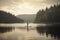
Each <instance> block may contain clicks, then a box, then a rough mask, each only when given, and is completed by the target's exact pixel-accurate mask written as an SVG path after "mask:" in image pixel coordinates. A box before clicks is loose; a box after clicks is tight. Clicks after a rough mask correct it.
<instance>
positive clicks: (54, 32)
mask: <svg viewBox="0 0 60 40" xmlns="http://www.w3.org/2000/svg"><path fill="white" fill-rule="evenodd" d="M37 32H38V33H40V34H44V33H46V36H47V37H48V35H49V34H50V35H51V37H54V38H58V39H59V38H60V24H52V25H47V26H38V27H37Z"/></svg>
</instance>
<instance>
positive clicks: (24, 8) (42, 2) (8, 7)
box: [0, 0, 60, 15]
mask: <svg viewBox="0 0 60 40" xmlns="http://www.w3.org/2000/svg"><path fill="white" fill-rule="evenodd" d="M54 4H55V5H57V4H60V0H0V10H4V11H7V12H10V13H11V14H13V15H20V14H36V13H37V12H38V11H39V10H42V9H46V7H48V8H49V7H50V6H53V5H54Z"/></svg>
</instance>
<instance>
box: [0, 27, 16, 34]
mask: <svg viewBox="0 0 60 40" xmlns="http://www.w3.org/2000/svg"><path fill="white" fill-rule="evenodd" d="M13 29H15V28H14V27H0V33H5V32H10V31H12V30H13Z"/></svg>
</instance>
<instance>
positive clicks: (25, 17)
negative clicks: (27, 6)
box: [17, 14, 36, 22]
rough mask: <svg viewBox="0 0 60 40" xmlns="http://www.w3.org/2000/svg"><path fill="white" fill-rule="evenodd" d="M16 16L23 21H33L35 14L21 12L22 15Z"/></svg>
mask: <svg viewBox="0 0 60 40" xmlns="http://www.w3.org/2000/svg"><path fill="white" fill-rule="evenodd" d="M17 17H18V18H21V19H23V20H24V22H27V21H28V22H34V20H35V17H36V14H22V15H17Z"/></svg>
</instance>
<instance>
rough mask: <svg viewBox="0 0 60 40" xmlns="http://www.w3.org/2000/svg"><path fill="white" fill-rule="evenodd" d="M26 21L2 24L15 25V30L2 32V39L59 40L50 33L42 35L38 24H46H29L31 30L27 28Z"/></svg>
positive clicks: (0, 38)
mask: <svg viewBox="0 0 60 40" xmlns="http://www.w3.org/2000/svg"><path fill="white" fill-rule="evenodd" d="M26 25H27V24H26V23H15V24H0V26H7V27H11V26H12V27H15V30H12V31H10V32H6V33H0V40H58V39H54V37H51V36H50V35H49V36H48V37H46V35H45V34H44V35H40V34H39V33H38V32H37V30H36V27H37V26H38V25H40V26H41V25H43V26H46V24H34V23H30V24H29V31H28V32H27V30H26Z"/></svg>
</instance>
